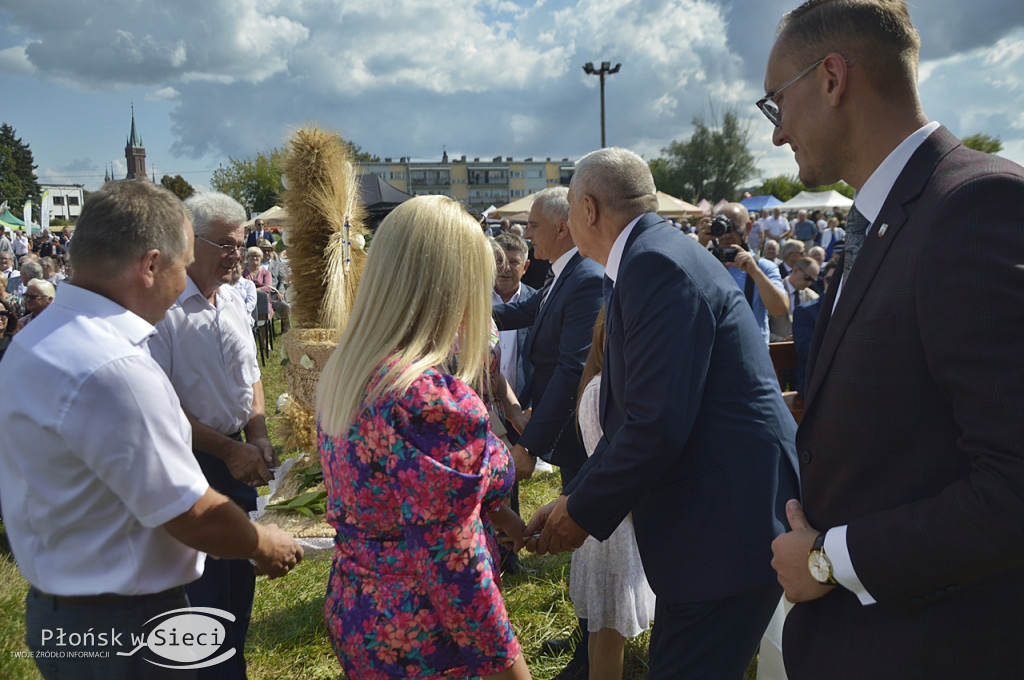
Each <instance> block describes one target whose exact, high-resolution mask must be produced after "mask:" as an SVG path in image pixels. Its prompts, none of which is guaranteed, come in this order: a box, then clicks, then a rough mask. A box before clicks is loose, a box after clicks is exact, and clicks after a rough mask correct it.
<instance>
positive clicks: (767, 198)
mask: <svg viewBox="0 0 1024 680" xmlns="http://www.w3.org/2000/svg"><path fill="white" fill-rule="evenodd" d="M740 203H742V204H743V207H745V208H746V209H747V210H756V211H757V212H761V211H762V210H767V209H769V208H774V207H775V206H777V205H782V201H780V200H779V199H777V198H775V197H774V196H772V195H771V194H766V195H764V196H751V197H750V198H744V199H743V200H742V201H740Z"/></svg>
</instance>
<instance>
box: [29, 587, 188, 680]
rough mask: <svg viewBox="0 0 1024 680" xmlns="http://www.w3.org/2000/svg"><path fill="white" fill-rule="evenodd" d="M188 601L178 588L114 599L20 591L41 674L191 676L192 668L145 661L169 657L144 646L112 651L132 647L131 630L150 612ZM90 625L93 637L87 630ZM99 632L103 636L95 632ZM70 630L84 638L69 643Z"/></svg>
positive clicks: (67, 677) (140, 679) (131, 679)
mask: <svg viewBox="0 0 1024 680" xmlns="http://www.w3.org/2000/svg"><path fill="white" fill-rule="evenodd" d="M188 605H189V602H188V599H187V598H186V597H185V594H184V592H182V591H181V590H177V591H175V592H173V593H170V594H166V595H161V596H158V597H143V598H131V599H126V600H125V601H124V602H119V603H117V604H65V603H64V602H62V601H61V600H60V598H57V599H53V598H49V597H47V596H45V595H42V594H41V593H40V592H39V591H38V590H36V589H35V588H30V589H29V591H28V595H26V596H25V642H26V643H28V648H29V650H31V651H32V653H33V655H35V657H36V658H35V662H36V667H37V668H38V669H39V672H40V674H42V676H43V677H44V678H45V679H46V680H190V679H191V678H195V677H196V671H195V670H182V669H180V668H163V667H161V666H157V665H156V664H153V663H150V662H149V661H147V660H146V658H147V657H148V658H151V659H155V660H156V661H159V662H162V663H168V662H167V661H166V660H165V659H162V658H160V657H158V656H154V655H153V654H152V653H149V650H148V649H146V648H145V647H143V648H142V649H139V650H138V651H136V652H135V653H134V654H131V655H130V656H118V654H117V653H118V652H123V653H125V654H129V653H130V652H132V650H133V649H134V648H135V646H134V645H133V642H132V637H131V636H132V635H133V634H134V635H136V636H141V635H144V634H145V633H147V632H148V630H149V627H145V625H144V624H145V623H146V622H147V621H149V620H150V619H151V618H153V617H154V616H159V615H160V614H163V613H165V612H169V611H172V610H174V609H181V608H183V607H187V606H188ZM44 631H47V636H48V640H47V641H46V642H44V640H43V638H44ZM89 631H91V632H92V637H90V636H88V635H86V633H88V632H89ZM59 632H63V633H64V634H65V636H66V637H65V638H64V640H63V642H64V645H63V646H60V645H58V642H59V641H60V640H58V638H57V637H56V634H57V633H59ZM101 633H103V634H105V637H99V636H100V634H101ZM114 633H116V634H117V635H116V636H115V634H114ZM73 636H77V637H78V639H79V640H83V641H84V643H83V644H74V642H75V638H74V637H73ZM114 641H116V643H115V642H114ZM61 655H63V657H64V658H61Z"/></svg>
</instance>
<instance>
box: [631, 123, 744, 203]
mask: <svg viewBox="0 0 1024 680" xmlns="http://www.w3.org/2000/svg"><path fill="white" fill-rule="evenodd" d="M693 126H694V131H693V136H691V137H690V141H688V142H677V141H673V142H672V143H671V144H669V145H668V147H667V148H664V149H662V150H661V152H662V154H665V155H666V157H665V158H658V159H655V160H653V161H651V163H650V166H651V174H654V175H655V185H657V186H658V188H659V189H661V190H662V191H665V192H666V193H669V194H672V195H674V196H678V197H679V198H682V199H685V200H687V201H691V202H697V201H699V200H700V199H701V198H707V199H708V200H710V201H717V200H718V199H720V198H728V199H730V200H733V199H735V198H736V196H737V189H736V188H737V187H738V186H740V184H742V182H743V181H744V180H746V179H748V178H750V177H753V176H755V175H757V165H756V164H755V163H754V156H753V154H751V153H750V151H749V149H748V148H747V142H748V140H749V139H750V129H749V123H748V124H741V122H740V117H739V114H738V113H737V110H736V108H735V107H732V108H727V109H726V110H725V112H724V114H723V115H722V118H721V120H719V118H718V115H717V112H716V111H715V109H714V107H713V106H712V107H711V115H710V123H707V122H705V120H704V118H702V117H697V118H694V119H693ZM656 171H657V172H656ZM659 175H660V176H661V180H662V183H663V184H662V185H658V181H657V180H658V176H659Z"/></svg>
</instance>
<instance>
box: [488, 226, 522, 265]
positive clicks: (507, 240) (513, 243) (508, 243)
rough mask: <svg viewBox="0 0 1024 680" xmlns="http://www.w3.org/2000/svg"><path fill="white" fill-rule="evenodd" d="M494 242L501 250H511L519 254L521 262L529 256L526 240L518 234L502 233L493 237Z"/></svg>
mask: <svg viewBox="0 0 1024 680" xmlns="http://www.w3.org/2000/svg"><path fill="white" fill-rule="evenodd" d="M494 242H495V243H496V244H497V245H498V246H499V247H500V248H501V249H502V250H511V251H513V252H516V253H519V254H520V255H522V256H523V260H526V258H527V257H529V256H530V246H529V244H527V243H526V239H524V238H523V237H522V236H519V235H518V234H513V233H511V232H502V233H500V234H498V235H497V236H495V237H494Z"/></svg>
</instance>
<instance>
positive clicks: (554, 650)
mask: <svg viewBox="0 0 1024 680" xmlns="http://www.w3.org/2000/svg"><path fill="white" fill-rule="evenodd" d="M574 649H576V641H575V640H573V639H572V638H552V639H550V640H545V641H544V642H542V643H540V653H541V654H544V655H545V656H559V655H560V654H572V650H574Z"/></svg>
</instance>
